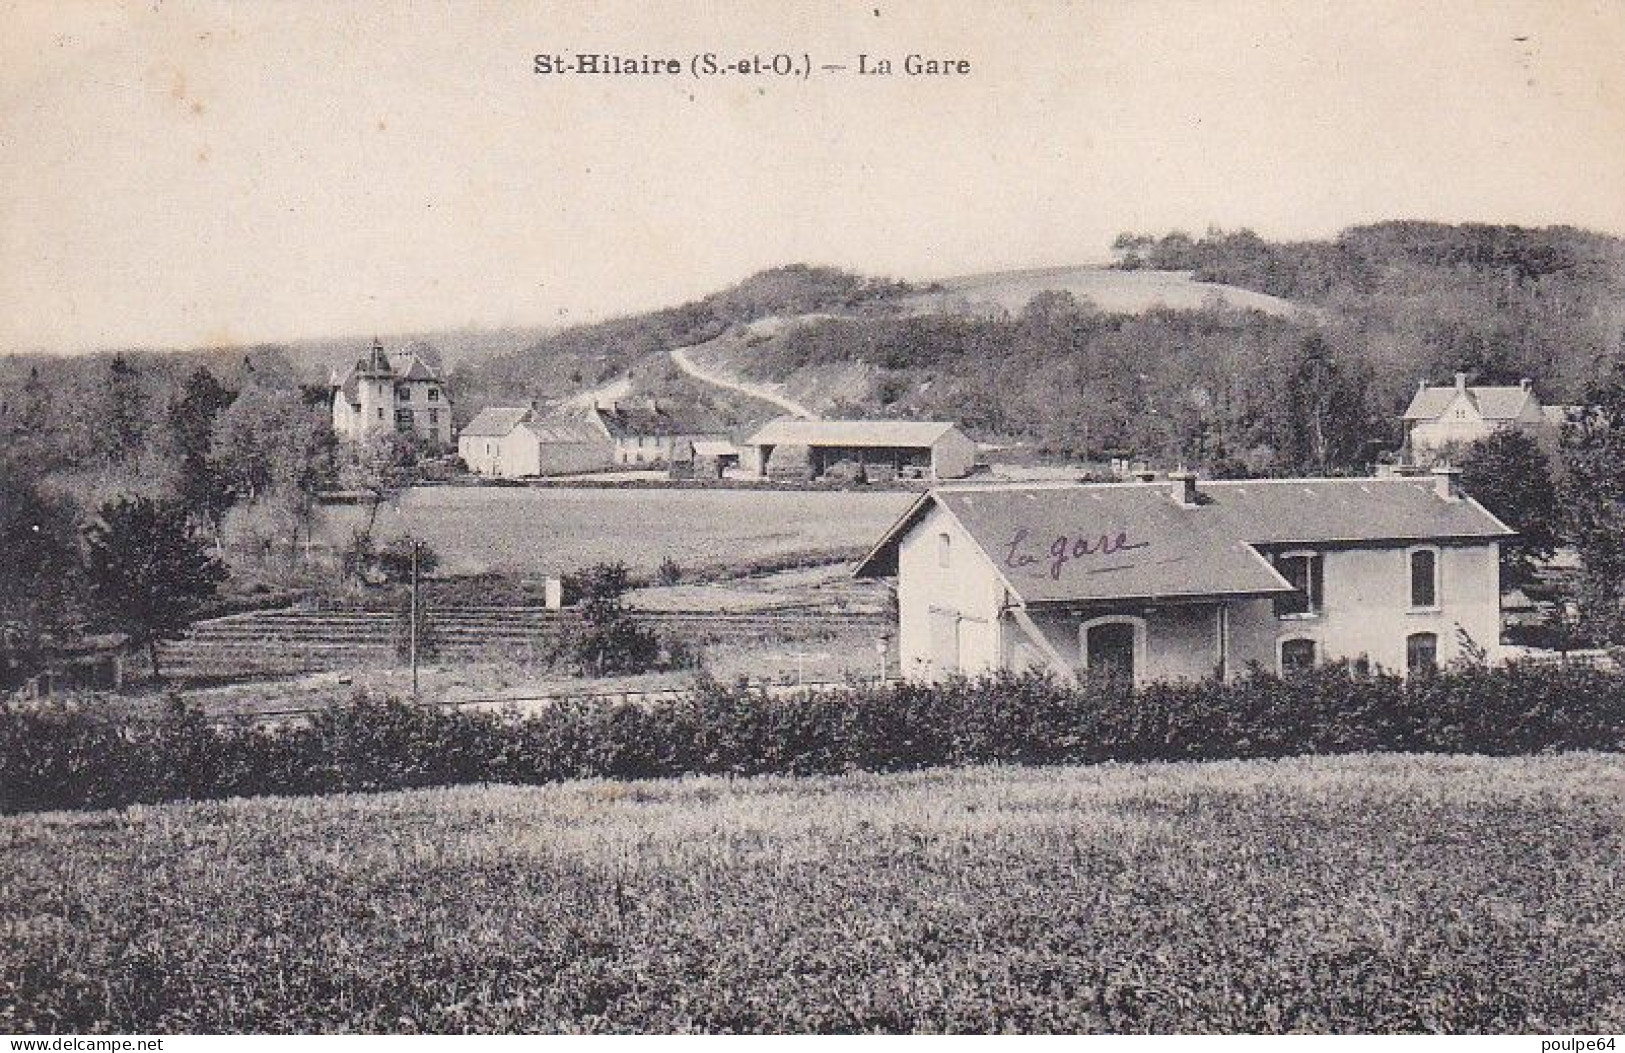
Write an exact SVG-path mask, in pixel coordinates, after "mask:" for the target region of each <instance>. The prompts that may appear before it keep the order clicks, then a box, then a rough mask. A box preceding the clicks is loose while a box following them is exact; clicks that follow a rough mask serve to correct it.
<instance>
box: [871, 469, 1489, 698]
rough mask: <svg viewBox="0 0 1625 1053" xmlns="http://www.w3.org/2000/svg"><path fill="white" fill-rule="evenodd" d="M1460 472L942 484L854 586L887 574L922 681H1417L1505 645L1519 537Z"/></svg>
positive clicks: (905, 648)
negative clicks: (1421, 673)
mask: <svg viewBox="0 0 1625 1053" xmlns="http://www.w3.org/2000/svg"><path fill="white" fill-rule="evenodd" d="M1458 474H1459V473H1457V472H1456V471H1454V470H1453V469H1437V470H1436V471H1435V473H1434V474H1433V475H1432V476H1431V477H1425V478H1415V477H1410V478H1406V477H1393V478H1385V479H1368V478H1362V479H1281V480H1238V481H1226V482H1202V483H1200V484H1198V483H1197V481H1196V479H1195V478H1194V477H1192V476H1188V475H1180V476H1177V477H1174V478H1172V479H1171V480H1169V481H1165V482H1155V483H1108V484H1096V485H1076V484H1070V485H1060V486H1054V485H1052V486H1040V485H1028V486H1017V487H969V486H962V487H957V488H956V487H939V488H936V489H934V490H931V491H930V492H929V493H926V494H925V495H923V496H922V497H920V498H919V500H917V501H916V502H915V503H914V504H913V506H912V507H910V509H909V510H908V511H907V513H905V514H904V515H903V517H902V518H901V519H900V520H899V521H898V523H897V524H896V525H895V526H893V527H892V528H891V530H889V531H888V532H887V533H886V535H885V536H884V537H882V538H881V539H880V541H879V543H877V544H876V545H875V547H874V548H873V549H872V550H871V551H870V552H869V554H868V555H867V556H866V557H865V558H864V559H863V561H862V563H861V564H860V565H859V567H858V569H857V572H856V573H857V575H858V576H859V577H862V578H880V577H891V576H895V577H896V579H897V580H896V588H897V600H898V611H899V619H900V624H899V632H898V643H899V648H900V652H901V657H902V662H903V672H904V675H905V676H908V677H911V678H915V679H922V680H932V679H937V678H940V677H943V676H947V675H951V674H954V673H965V674H972V675H974V674H978V673H986V672H992V671H996V670H1014V671H1021V670H1027V669H1046V670H1051V671H1053V672H1054V673H1056V674H1058V675H1061V676H1064V677H1074V676H1078V675H1081V674H1084V673H1086V672H1090V671H1098V670H1101V669H1110V670H1115V671H1118V672H1120V673H1124V674H1127V675H1129V676H1131V677H1132V678H1133V679H1134V680H1135V681H1136V682H1145V681H1149V680H1174V679H1199V678H1203V677H1209V676H1215V675H1216V676H1219V677H1233V676H1236V675H1238V674H1239V673H1241V672H1242V671H1244V670H1245V669H1246V668H1248V667H1249V666H1250V665H1251V664H1253V663H1257V664H1258V665H1259V666H1260V667H1262V668H1264V669H1266V670H1271V671H1278V672H1282V673H1290V672H1292V671H1294V670H1296V669H1299V668H1302V667H1305V666H1309V665H1313V664H1315V663H1320V662H1327V661H1332V660H1336V659H1348V660H1350V661H1352V662H1364V663H1369V664H1371V665H1373V666H1381V667H1383V668H1387V669H1394V670H1410V671H1415V670H1420V669H1426V668H1429V667H1432V666H1434V665H1436V664H1439V663H1442V662H1448V661H1450V660H1452V659H1454V658H1456V657H1458V656H1460V655H1462V654H1464V653H1465V652H1466V651H1469V650H1471V649H1473V648H1482V649H1483V650H1484V651H1485V652H1487V653H1489V654H1492V655H1493V654H1495V653H1496V652H1497V648H1498V646H1499V642H1500V567H1499V558H1498V557H1499V547H1500V542H1502V541H1504V540H1506V539H1507V538H1509V537H1512V536H1513V532H1512V531H1511V530H1509V529H1508V528H1507V527H1506V526H1505V525H1504V524H1503V523H1501V522H1500V521H1499V520H1498V519H1496V518H1495V517H1494V516H1492V515H1491V514H1490V513H1489V512H1487V511H1485V510H1484V508H1483V506H1481V505H1480V504H1478V502H1476V501H1474V500H1473V499H1472V498H1471V497H1469V496H1467V495H1466V494H1464V493H1462V491H1461V489H1460V486H1459V483H1458ZM1467 641H1471V643H1470V644H1469V643H1468V642H1467Z"/></svg>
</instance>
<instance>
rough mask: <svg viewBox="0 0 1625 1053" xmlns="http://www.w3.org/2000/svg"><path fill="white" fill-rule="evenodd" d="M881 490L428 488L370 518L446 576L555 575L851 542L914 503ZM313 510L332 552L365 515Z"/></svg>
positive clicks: (865, 539) (845, 546) (347, 509)
mask: <svg viewBox="0 0 1625 1053" xmlns="http://www.w3.org/2000/svg"><path fill="white" fill-rule="evenodd" d="M914 496H915V495H913V494H909V493H902V492H897V491H890V492H867V493H866V492H850V491H826V492H816V491H808V492H797V491H784V490H761V491H746V490H662V489H643V490H608V489H590V488H583V489H579V490H576V489H565V488H550V489H525V488H520V487H427V488H420V489H415V490H410V491H407V493H406V494H405V495H403V497H402V498H401V500H400V502H399V503H398V504H396V505H390V506H385V507H384V508H383V509H381V510H380V511H379V514H378V531H379V533H380V534H381V535H382V536H384V537H389V536H394V535H397V534H401V533H406V532H411V533H413V534H416V535H417V536H418V537H421V538H423V539H424V540H426V541H428V542H429V544H431V545H432V546H434V548H435V550H436V551H437V552H438V553H439V554H440V557H441V561H442V562H441V569H442V571H443V572H446V573H453V574H471V573H481V572H484V571H505V572H510V573H519V574H545V573H557V572H559V571H561V570H570V569H574V568H577V567H581V566H585V565H587V564H589V563H594V562H597V561H600V560H620V561H622V562H624V563H625V564H626V565H627V566H629V567H631V568H633V569H634V570H638V571H644V572H647V571H652V570H654V569H655V568H656V567H658V566H659V565H660V562H661V560H662V559H664V558H665V557H667V556H670V557H671V558H673V559H675V560H676V561H677V562H678V563H679V564H681V565H682V566H684V567H689V568H693V567H702V566H718V565H724V564H728V563H730V562H738V563H746V562H749V561H751V560H756V559H762V558H766V557H771V556H781V555H785V554H788V553H798V552H814V551H841V550H853V549H862V548H865V547H867V546H868V545H870V544H873V543H874V541H875V539H876V538H878V537H879V536H880V535H881V533H882V532H883V531H884V530H885V529H886V528H887V527H889V526H890V525H891V524H892V523H893V521H895V520H896V518H897V517H898V516H899V515H901V514H902V513H903V510H904V509H905V508H907V507H908V504H909V502H910V501H912V500H913V499H914ZM365 515H366V513H365V510H363V509H361V508H358V507H355V506H331V507H328V508H325V509H323V510H322V514H321V522H320V524H319V526H318V535H317V541H318V543H319V544H322V545H324V546H327V547H334V548H336V547H339V546H342V545H343V544H344V542H345V541H346V540H347V539H348V538H349V536H350V532H351V530H352V529H353V528H354V527H355V526H357V525H359V524H360V523H361V522H362V520H363V519H364V518H365Z"/></svg>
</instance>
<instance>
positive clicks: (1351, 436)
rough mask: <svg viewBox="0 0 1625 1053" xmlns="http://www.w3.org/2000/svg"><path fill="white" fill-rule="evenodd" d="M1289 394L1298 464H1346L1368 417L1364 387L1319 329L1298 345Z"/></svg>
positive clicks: (1290, 444) (1323, 467) (1289, 431)
mask: <svg viewBox="0 0 1625 1053" xmlns="http://www.w3.org/2000/svg"><path fill="white" fill-rule="evenodd" d="M1285 395H1286V407H1285V410H1286V435H1287V449H1288V451H1289V457H1290V459H1291V460H1292V462H1293V463H1294V465H1295V466H1296V467H1297V468H1299V469H1302V470H1312V471H1314V472H1315V473H1317V474H1325V473H1326V472H1327V471H1328V470H1329V469H1331V468H1333V467H1340V466H1346V465H1347V462H1348V458H1349V457H1350V456H1352V452H1353V451H1352V450H1351V447H1358V445H1359V441H1360V437H1361V431H1362V429H1363V426H1364V423H1365V407H1364V392H1363V391H1362V390H1361V387H1360V385H1359V384H1358V383H1357V382H1356V380H1355V378H1353V377H1351V376H1350V375H1349V374H1348V373H1347V372H1346V371H1345V370H1344V368H1343V366H1342V364H1341V363H1339V362H1338V360H1337V359H1336V357H1335V356H1334V355H1333V354H1332V351H1331V348H1330V347H1329V346H1328V345H1327V343H1326V341H1325V339H1324V338H1322V337H1321V336H1320V335H1319V334H1318V333H1315V334H1311V335H1310V336H1308V337H1307V338H1305V339H1304V341H1303V342H1302V344H1300V345H1299V347H1298V352H1297V355H1296V356H1295V358H1294V360H1293V362H1292V367H1291V372H1290V373H1289V374H1288V376H1287V383H1286V392H1285Z"/></svg>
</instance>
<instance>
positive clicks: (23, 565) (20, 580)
mask: <svg viewBox="0 0 1625 1053" xmlns="http://www.w3.org/2000/svg"><path fill="white" fill-rule="evenodd" d="M74 520H75V512H74V509H73V506H72V505H71V504H70V503H68V502H67V501H64V500H61V499H58V498H53V497H51V496H49V495H48V494H46V493H44V492H42V491H41V490H40V489H39V487H38V486H37V485H36V483H35V482H34V481H33V480H31V479H28V478H25V477H24V476H23V475H22V474H21V473H19V472H16V471H12V470H4V469H0V553H4V558H0V685H4V686H10V685H12V684H14V683H16V682H17V681H19V680H21V679H24V678H26V677H28V676H31V675H33V673H34V671H35V670H36V669H37V668H38V664H39V657H40V651H41V645H42V643H43V642H44V641H45V640H46V639H47V638H50V637H60V636H63V635H65V634H68V633H70V632H71V631H72V630H73V629H74V628H76V627H77V620H78V615H79V603H78V589H77V586H78V584H79V581H80V575H79V548H78V544H77V539H76V537H75V524H74Z"/></svg>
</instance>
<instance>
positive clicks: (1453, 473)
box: [1432, 464, 1461, 501]
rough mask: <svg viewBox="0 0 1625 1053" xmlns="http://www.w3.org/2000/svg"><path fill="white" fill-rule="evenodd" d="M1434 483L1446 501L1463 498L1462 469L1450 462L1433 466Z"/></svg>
mask: <svg viewBox="0 0 1625 1053" xmlns="http://www.w3.org/2000/svg"><path fill="white" fill-rule="evenodd" d="M1432 474H1433V484H1434V486H1435V487H1437V489H1438V491H1439V496H1440V497H1441V498H1443V499H1444V500H1446V501H1460V500H1461V469H1460V468H1457V467H1455V466H1454V465H1450V464H1440V465H1435V466H1434V468H1433V473H1432Z"/></svg>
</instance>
